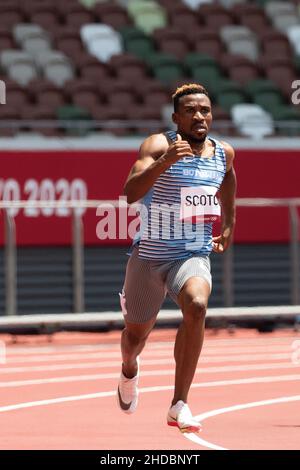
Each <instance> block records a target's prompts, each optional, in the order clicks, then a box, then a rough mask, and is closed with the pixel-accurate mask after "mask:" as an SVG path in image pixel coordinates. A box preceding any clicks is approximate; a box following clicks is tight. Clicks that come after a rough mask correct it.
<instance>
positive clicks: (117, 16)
mask: <svg viewBox="0 0 300 470" xmlns="http://www.w3.org/2000/svg"><path fill="white" fill-rule="evenodd" d="M92 11H93V13H94V16H95V18H96V19H97V20H98V21H99V22H100V23H104V24H108V25H109V26H111V27H112V28H114V29H116V30H119V29H121V28H124V27H125V26H129V25H130V24H131V20H130V18H129V16H128V13H127V11H126V10H125V9H124V8H122V7H121V6H120V5H117V4H114V3H112V2H107V1H106V2H103V3H96V4H95V5H94V8H93V10H92Z"/></svg>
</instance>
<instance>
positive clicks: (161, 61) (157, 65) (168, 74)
mask: <svg viewBox="0 0 300 470" xmlns="http://www.w3.org/2000/svg"><path fill="white" fill-rule="evenodd" d="M147 62H148V63H149V65H150V66H151V68H152V71H153V75H154V77H155V78H157V79H158V80H160V81H161V82H163V83H165V84H171V83H172V82H173V81H174V80H176V79H178V78H181V77H183V76H184V70H183V66H182V65H181V63H180V62H179V61H178V60H177V59H176V58H175V57H173V56H171V55H169V54H164V53H156V54H152V55H151V56H150V57H148V58H147Z"/></svg>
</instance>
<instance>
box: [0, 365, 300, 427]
mask: <svg viewBox="0 0 300 470" xmlns="http://www.w3.org/2000/svg"><path fill="white" fill-rule="evenodd" d="M295 380H300V374H298V375H290V376H288V375H279V376H274V377H251V378H248V379H239V380H218V381H215V382H204V383H196V384H192V386H191V388H209V387H224V386H230V385H245V384H250V383H271V382H289V381H295ZM173 389H174V386H173V385H159V386H154V387H142V388H140V389H139V392H140V393H152V392H161V391H166V390H173ZM114 395H116V390H113V391H108V392H98V393H90V394H87V395H73V396H65V397H58V398H49V399H45V400H38V401H32V402H25V403H16V404H14V405H6V406H2V407H0V413H4V412H6V411H13V410H19V409H24V408H33V407H37V406H46V405H53V404H56V403H66V402H70V401H80V400H91V399H95V398H104V397H111V396H114ZM222 409H223V408H222ZM216 411H218V410H213V411H212V412H209V413H214V412H216ZM217 414H218V413H217ZM199 416H206V413H203V414H201V415H198V416H197V418H198V419H199ZM207 417H208V416H206V417H205V418H204V419H206V418H207ZM202 421H203V418H202Z"/></svg>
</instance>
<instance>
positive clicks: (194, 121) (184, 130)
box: [172, 93, 212, 143]
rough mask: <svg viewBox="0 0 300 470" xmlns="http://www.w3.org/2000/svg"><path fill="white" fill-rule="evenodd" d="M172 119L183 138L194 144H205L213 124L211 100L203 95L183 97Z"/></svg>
mask: <svg viewBox="0 0 300 470" xmlns="http://www.w3.org/2000/svg"><path fill="white" fill-rule="evenodd" d="M172 119H173V121H174V123H175V124H177V128H178V132H179V133H180V134H182V137H185V138H187V139H188V140H190V141H192V142H197V143H200V142H204V140H205V139H206V136H207V133H208V131H209V129H210V126H211V122H212V114H211V102H210V99H209V98H208V96H206V95H204V94H202V93H197V94H194V95H185V96H182V97H181V98H180V99H179V106H178V110H177V112H176V113H173V115H172Z"/></svg>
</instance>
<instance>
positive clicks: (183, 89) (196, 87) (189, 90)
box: [172, 83, 209, 113]
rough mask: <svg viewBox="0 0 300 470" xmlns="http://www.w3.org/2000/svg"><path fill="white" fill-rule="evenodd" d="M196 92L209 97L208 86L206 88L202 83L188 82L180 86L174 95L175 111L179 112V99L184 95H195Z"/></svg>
mask: <svg viewBox="0 0 300 470" xmlns="http://www.w3.org/2000/svg"><path fill="white" fill-rule="evenodd" d="M196 93H201V94H203V95H206V96H208V97H209V95H208V91H207V90H206V88H204V86H203V85H200V84H199V83H188V84H185V85H181V86H180V87H178V88H177V89H176V91H175V93H174V94H173V95H172V99H173V104H174V111H175V113H177V111H178V106H179V99H180V98H181V97H182V96H185V95H194V94H196Z"/></svg>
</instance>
